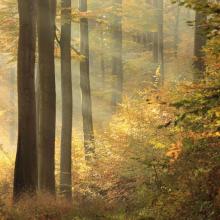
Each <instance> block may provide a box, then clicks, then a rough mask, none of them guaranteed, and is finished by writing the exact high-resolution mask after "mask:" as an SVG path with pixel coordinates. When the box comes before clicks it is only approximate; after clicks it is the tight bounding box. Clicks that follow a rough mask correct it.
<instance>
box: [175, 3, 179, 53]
mask: <svg viewBox="0 0 220 220" xmlns="http://www.w3.org/2000/svg"><path fill="white" fill-rule="evenodd" d="M179 23H180V6H179V1H178V4H177V8H176V22H175V29H174V55H175V57H177V56H178V44H179Z"/></svg>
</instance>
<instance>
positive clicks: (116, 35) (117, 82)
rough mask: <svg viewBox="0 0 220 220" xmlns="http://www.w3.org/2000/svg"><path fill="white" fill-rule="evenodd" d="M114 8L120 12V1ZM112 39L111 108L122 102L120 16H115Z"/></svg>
mask: <svg viewBox="0 0 220 220" xmlns="http://www.w3.org/2000/svg"><path fill="white" fill-rule="evenodd" d="M114 2H115V4H116V7H118V9H119V11H120V10H122V0H115V1H114ZM112 32H113V34H112V37H113V57H112V74H113V94H112V106H113V108H115V107H116V105H117V104H119V103H121V101H122V92H123V63H122V43H123V42H122V41H123V38H122V16H121V15H117V14H116V15H115V17H114V19H113V27H112Z"/></svg>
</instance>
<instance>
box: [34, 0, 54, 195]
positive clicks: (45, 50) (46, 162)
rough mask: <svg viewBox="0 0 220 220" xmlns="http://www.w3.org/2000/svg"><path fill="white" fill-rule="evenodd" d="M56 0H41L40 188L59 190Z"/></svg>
mask: <svg viewBox="0 0 220 220" xmlns="http://www.w3.org/2000/svg"><path fill="white" fill-rule="evenodd" d="M55 14H56V0H43V1H42V0H38V52H39V137H38V140H39V141H38V147H39V188H40V190H41V191H47V192H50V193H51V194H55V174H54V171H55V159H54V157H55V116H56V108H55V103H56V92H55V65H54V38H55Z"/></svg>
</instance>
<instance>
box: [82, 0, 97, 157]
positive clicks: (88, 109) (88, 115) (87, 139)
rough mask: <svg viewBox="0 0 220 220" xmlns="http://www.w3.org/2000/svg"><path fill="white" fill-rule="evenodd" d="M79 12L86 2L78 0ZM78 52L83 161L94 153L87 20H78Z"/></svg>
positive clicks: (84, 7) (85, 6)
mask: <svg viewBox="0 0 220 220" xmlns="http://www.w3.org/2000/svg"><path fill="white" fill-rule="evenodd" d="M79 9H80V11H81V12H87V0H80V7H79ZM80 52H81V54H82V55H83V56H84V57H85V59H84V60H83V61H81V62H80V87H81V91H82V117H83V133H84V149H85V159H86V160H89V159H90V158H91V157H92V154H93V153H94V151H95V146H94V132H93V120H92V99H91V89H90V76H89V75H90V71H89V32H88V18H85V17H83V18H81V19H80Z"/></svg>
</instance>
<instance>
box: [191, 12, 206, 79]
mask: <svg viewBox="0 0 220 220" xmlns="http://www.w3.org/2000/svg"><path fill="white" fill-rule="evenodd" d="M206 20H207V16H206V15H205V14H203V13H202V12H199V11H196V17H195V40H194V56H195V57H196V61H195V62H194V67H195V69H196V71H197V72H196V73H195V77H194V78H195V79H198V78H202V76H203V73H204V71H205V64H204V60H203V58H204V52H203V51H202V49H203V47H204V46H205V45H206V40H207V38H206V34H205V33H204V28H203V25H204V23H205V22H206Z"/></svg>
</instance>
